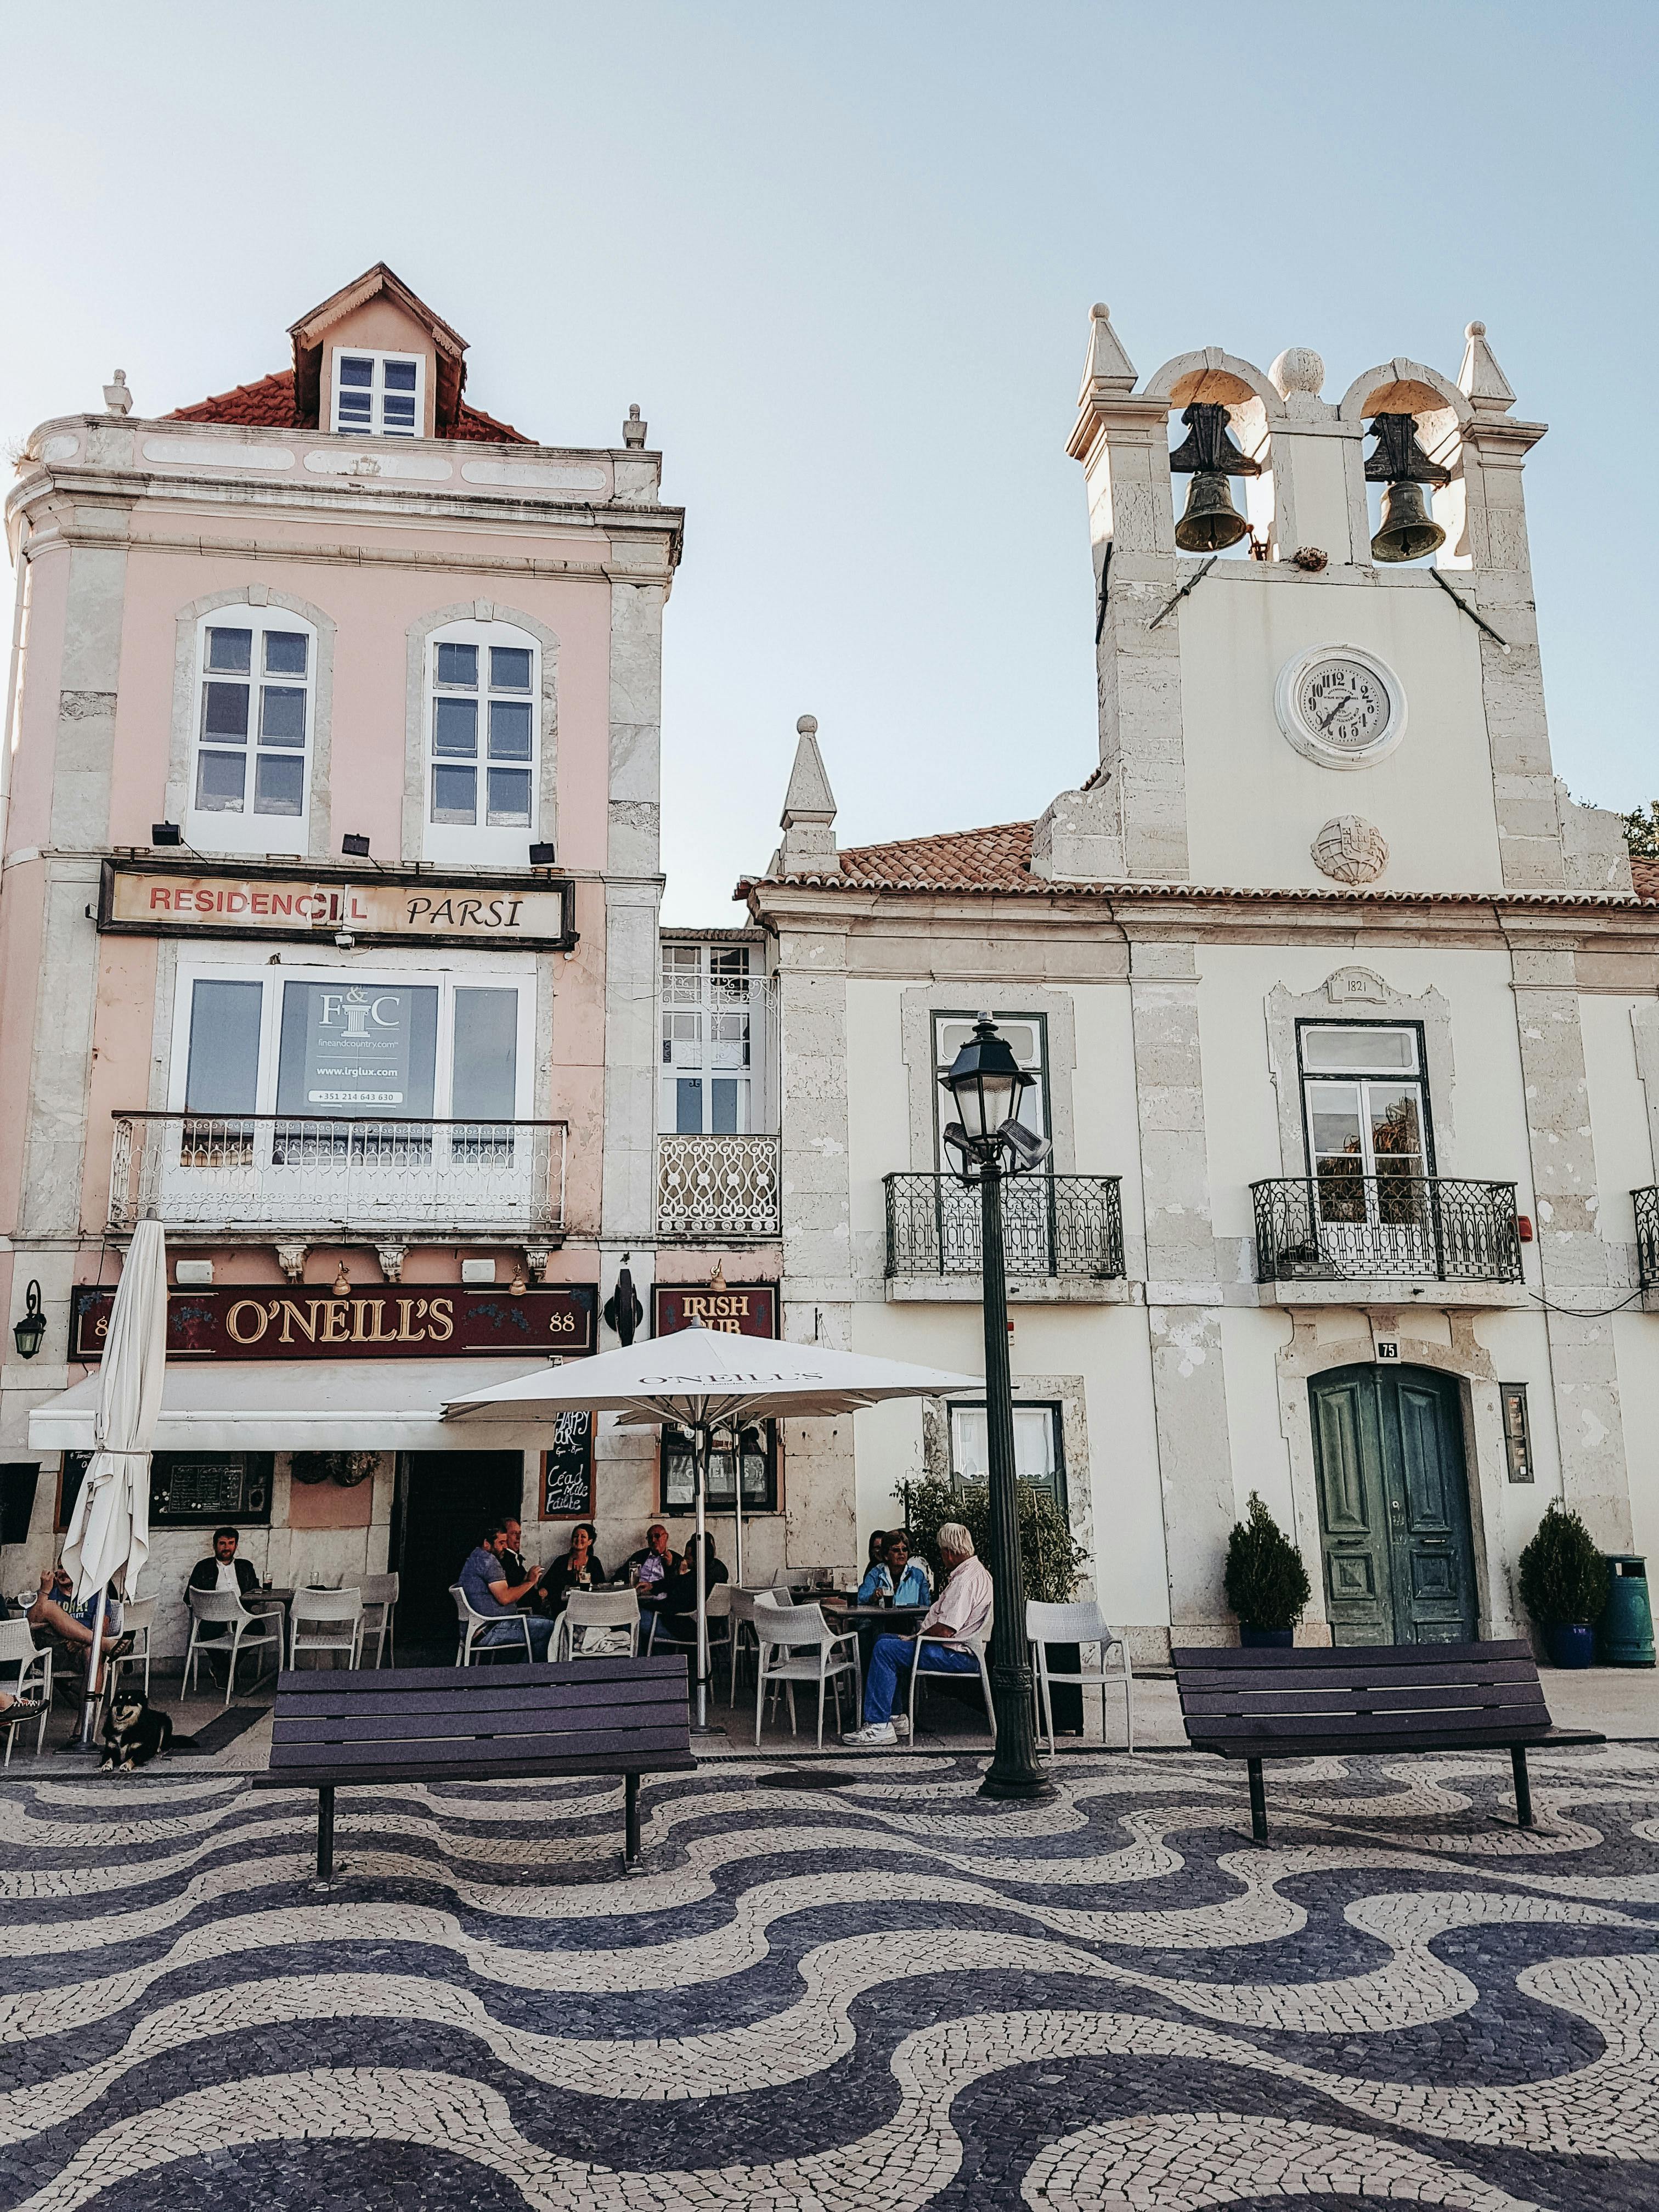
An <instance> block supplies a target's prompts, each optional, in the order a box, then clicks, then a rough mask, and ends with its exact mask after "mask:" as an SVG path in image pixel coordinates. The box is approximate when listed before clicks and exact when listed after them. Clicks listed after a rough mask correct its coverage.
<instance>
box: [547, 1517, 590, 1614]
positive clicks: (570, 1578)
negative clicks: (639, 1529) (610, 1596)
mask: <svg viewBox="0 0 1659 2212" xmlns="http://www.w3.org/2000/svg"><path fill="white" fill-rule="evenodd" d="M598 1542H599V1530H598V1529H597V1528H595V1527H594V1526H593V1523H592V1522H591V1521H579V1522H577V1523H576V1525H575V1527H574V1528H573V1529H572V1530H571V1532H570V1548H569V1550H568V1552H567V1553H565V1555H564V1557H563V1558H562V1559H555V1561H554V1562H553V1564H552V1565H551V1566H550V1568H549V1569H548V1571H547V1572H546V1574H545V1575H544V1577H542V1587H543V1589H544V1590H545V1591H546V1592H547V1595H548V1599H549V1602H550V1610H551V1611H552V1612H554V1613H558V1612H561V1611H562V1609H563V1606H564V1601H565V1600H566V1598H568V1596H569V1595H570V1593H571V1591H572V1590H573V1589H574V1590H591V1589H598V1588H599V1584H600V1583H602V1582H604V1581H605V1579H606V1577H605V1565H604V1563H603V1561H602V1560H601V1559H600V1558H599V1553H598V1552H597V1551H596V1550H595V1548H594V1547H595V1546H596V1545H597V1544H598Z"/></svg>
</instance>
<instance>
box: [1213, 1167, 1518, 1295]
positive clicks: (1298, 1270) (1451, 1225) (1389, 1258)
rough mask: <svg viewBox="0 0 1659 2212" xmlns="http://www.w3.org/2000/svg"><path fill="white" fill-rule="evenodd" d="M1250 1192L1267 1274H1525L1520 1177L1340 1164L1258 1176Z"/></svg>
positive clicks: (1464, 1278)
mask: <svg viewBox="0 0 1659 2212" xmlns="http://www.w3.org/2000/svg"><path fill="white" fill-rule="evenodd" d="M1335 1165H1336V1166H1338V1167H1344V1166H1346V1163H1336V1164H1335ZM1250 1195H1251V1197H1252V1199H1253V1200H1255V1254H1256V1269H1255V1273H1256V1280H1257V1281H1258V1282H1260V1283H1284V1282H1296V1281H1319V1280H1320V1279H1328V1280H1334V1281H1349V1280H1357V1279H1365V1278H1370V1279H1397V1280H1403V1281H1410V1282H1441V1283H1456V1282H1474V1283H1518V1282H1519V1281H1520V1279H1521V1237H1520V1231H1519V1228H1518V1226H1517V1225H1516V1214H1515V1185H1514V1184H1513V1183H1512V1182H1465V1181H1463V1180H1462V1178H1460V1177H1455V1176H1391V1175H1381V1176H1367V1175H1349V1174H1346V1173H1337V1172H1332V1173H1327V1174H1322V1175H1320V1176H1283V1177H1277V1178H1275V1179H1274V1180H1273V1181H1272V1182H1253V1183H1252V1184H1251V1185H1250Z"/></svg>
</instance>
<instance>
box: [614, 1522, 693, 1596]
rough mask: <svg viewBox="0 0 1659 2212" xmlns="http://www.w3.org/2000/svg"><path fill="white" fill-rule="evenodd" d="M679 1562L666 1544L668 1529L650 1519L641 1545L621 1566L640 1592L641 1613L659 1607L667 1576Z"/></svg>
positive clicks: (665, 1592) (665, 1588)
mask: <svg viewBox="0 0 1659 2212" xmlns="http://www.w3.org/2000/svg"><path fill="white" fill-rule="evenodd" d="M678 1565H679V1560H678V1558H677V1557H676V1556H675V1554H674V1553H673V1551H672V1550H671V1548H670V1546H669V1541H668V1531H667V1529H666V1528H664V1527H663V1525H662V1522H660V1521H653V1522H652V1523H651V1526H650V1527H649V1528H647V1530H646V1532H645V1546H644V1548H643V1549H642V1550H641V1551H638V1552H633V1553H629V1559H628V1563H627V1565H626V1567H625V1568H624V1570H623V1571H624V1572H625V1573H626V1575H627V1577H628V1579H629V1582H630V1583H633V1585H634V1587H635V1589H636V1590H637V1591H638V1593H639V1603H640V1612H641V1615H642V1616H647V1615H649V1614H651V1613H660V1612H661V1611H662V1607H663V1601H664V1598H665V1595H666V1594H667V1586H668V1578H669V1577H670V1576H671V1574H672V1573H673V1571H674V1570H675V1569H676V1567H678Z"/></svg>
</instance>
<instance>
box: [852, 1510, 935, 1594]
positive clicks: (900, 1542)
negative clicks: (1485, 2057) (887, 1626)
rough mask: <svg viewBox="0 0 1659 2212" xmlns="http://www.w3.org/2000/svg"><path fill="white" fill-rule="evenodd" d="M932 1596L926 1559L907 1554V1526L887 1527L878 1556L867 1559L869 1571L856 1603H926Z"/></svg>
mask: <svg viewBox="0 0 1659 2212" xmlns="http://www.w3.org/2000/svg"><path fill="white" fill-rule="evenodd" d="M879 1599H885V1600H886V1601H888V1603H890V1604H891V1605H929V1604H931V1603H932V1602H933V1584H932V1583H930V1582H929V1581H928V1579H927V1560H926V1559H912V1558H911V1557H910V1532H909V1530H908V1528H890V1529H889V1530H888V1531H887V1534H885V1536H884V1538H883V1539H882V1555H881V1557H880V1559H872V1561H871V1562H870V1571H869V1573H868V1574H867V1575H866V1577H864V1580H863V1581H862V1582H861V1583H860V1584H859V1594H858V1603H859V1604H860V1605H873V1604H875V1603H876V1602H877V1601H878V1600H879Z"/></svg>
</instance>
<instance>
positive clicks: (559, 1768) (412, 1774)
mask: <svg viewBox="0 0 1659 2212" xmlns="http://www.w3.org/2000/svg"><path fill="white" fill-rule="evenodd" d="M696 1771H697V1762H696V1759H694V1758H692V1756H691V1754H690V1753H689V1752H678V1753H648V1754H647V1755H646V1756H644V1757H638V1756H635V1754H634V1753H631V1752H629V1753H622V1752H615V1753H599V1754H597V1755H595V1756H592V1757H589V1756H588V1755H587V1754H586V1753H583V1754H582V1756H581V1757H580V1758H572V1759H503V1760H502V1761H501V1764H500V1765H497V1766H492V1767H491V1768H490V1770H489V1774H488V1775H486V1776H482V1777H473V1776H468V1775H465V1774H463V1773H459V1772H458V1771H457V1770H456V1769H455V1768H454V1767H453V1766H447V1765H434V1764H433V1763H432V1761H431V1760H429V1759H410V1760H409V1761H408V1762H407V1763H406V1764H404V1765H397V1766H377V1767H376V1768H375V1769H374V1772H373V1773H372V1774H363V1775H352V1774H349V1773H342V1772H341V1771H340V1770H339V1769H338V1768H337V1767H332V1766H300V1767H283V1768H282V1769H280V1770H276V1769H273V1770H270V1771H267V1772H265V1773H264V1774H251V1775H250V1776H249V1777H248V1780H249V1781H250V1782H251V1783H252V1785H253V1787H254V1788H255V1789H256V1790H315V1789H318V1788H319V1787H325V1788H328V1789H333V1790H349V1789H352V1788H353V1787H355V1786H356V1785H357V1784H361V1785H362V1787H363V1788H364V1789H366V1790H373V1789H377V1788H378V1787H379V1786H380V1784H381V1783H383V1782H456V1781H465V1780H485V1781H490V1782H494V1781H497V1780H500V1781H504V1782H513V1781H529V1780H532V1779H538V1778H539V1779H540V1780H542V1781H548V1782H557V1781H579V1780H580V1778H582V1777H583V1776H584V1775H588V1774H594V1775H599V1776H601V1777H603V1776H605V1775H611V1774H615V1775H617V1776H622V1775H625V1774H695V1773H696Z"/></svg>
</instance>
